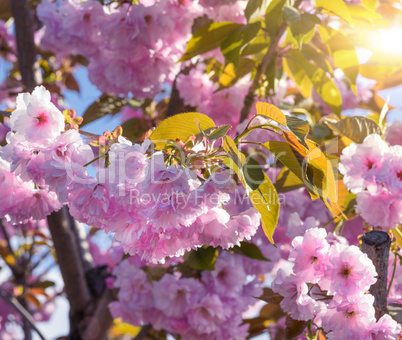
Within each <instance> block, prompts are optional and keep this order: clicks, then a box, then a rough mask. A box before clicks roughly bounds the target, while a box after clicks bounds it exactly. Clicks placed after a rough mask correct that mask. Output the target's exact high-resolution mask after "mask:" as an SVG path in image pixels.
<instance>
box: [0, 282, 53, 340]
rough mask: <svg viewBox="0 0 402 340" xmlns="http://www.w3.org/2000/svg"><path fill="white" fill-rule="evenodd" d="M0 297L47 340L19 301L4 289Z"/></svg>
mask: <svg viewBox="0 0 402 340" xmlns="http://www.w3.org/2000/svg"><path fill="white" fill-rule="evenodd" d="M0 296H1V297H2V298H3V300H4V301H6V302H8V303H9V304H10V305H11V306H13V307H14V308H15V309H16V310H17V311H18V313H20V315H21V316H22V317H23V318H24V320H25V321H26V322H27V323H29V325H30V326H31V327H32V329H33V330H35V332H36V333H38V335H39V337H40V338H41V339H42V340H46V338H45V336H44V335H43V334H42V333H41V332H40V330H39V329H38V328H37V327H36V325H35V320H34V319H33V318H32V316H31V314H29V313H28V311H27V310H26V309H25V308H24V307H23V306H22V305H21V304H20V303H19V302H18V300H17V299H16V298H15V297H13V296H11V295H10V294H9V293H7V292H6V291H5V290H4V289H2V288H0Z"/></svg>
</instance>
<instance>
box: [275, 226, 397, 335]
mask: <svg viewBox="0 0 402 340" xmlns="http://www.w3.org/2000/svg"><path fill="white" fill-rule="evenodd" d="M292 247H293V249H292V251H291V253H290V255H289V260H290V261H291V262H292V263H293V265H294V266H293V269H292V271H291V272H290V273H286V271H285V270H284V269H281V268H280V269H279V271H278V273H277V277H276V278H275V280H274V281H273V283H272V290H273V291H274V292H277V293H279V294H280V295H281V296H282V297H283V300H282V301H281V303H280V305H281V307H282V309H283V310H284V311H285V312H289V313H290V316H291V317H292V318H293V319H295V320H303V321H309V320H312V321H313V323H314V325H315V326H316V327H318V328H321V329H323V330H324V332H325V334H326V337H328V339H351V340H352V339H356V340H357V339H377V338H378V339H380V338H381V339H383V338H386V339H397V338H398V336H399V334H400V332H401V325H399V324H398V323H397V322H396V321H394V320H393V319H392V318H391V317H390V316H389V315H387V314H386V315H384V316H383V317H381V318H380V319H379V320H378V321H376V319H375V310H374V307H373V303H374V297H373V296H372V295H370V294H366V292H367V290H368V289H369V288H370V286H371V285H372V284H374V283H375V282H376V278H375V277H376V275H377V273H376V270H375V268H374V265H373V263H372V262H371V260H370V259H369V258H368V257H367V255H366V254H364V253H362V252H361V251H360V250H359V248H358V247H356V246H353V245H352V246H349V245H348V244H347V242H346V240H345V239H343V238H338V239H337V238H334V236H333V235H332V234H327V232H326V231H325V230H324V229H319V228H310V229H308V230H307V231H306V232H305V234H304V236H298V237H296V238H295V239H294V240H293V242H292Z"/></svg>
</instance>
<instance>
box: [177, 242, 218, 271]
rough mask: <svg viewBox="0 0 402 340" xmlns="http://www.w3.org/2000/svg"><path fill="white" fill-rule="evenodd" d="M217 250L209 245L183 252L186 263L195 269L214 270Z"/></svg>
mask: <svg viewBox="0 0 402 340" xmlns="http://www.w3.org/2000/svg"><path fill="white" fill-rule="evenodd" d="M217 257H218V251H217V250H216V249H215V248H213V247H210V246H207V247H202V248H198V249H197V250H191V251H189V252H188V253H186V254H184V261H185V262H186V264H187V265H188V266H189V267H191V268H194V269H197V270H214V267H215V262H216V258H217Z"/></svg>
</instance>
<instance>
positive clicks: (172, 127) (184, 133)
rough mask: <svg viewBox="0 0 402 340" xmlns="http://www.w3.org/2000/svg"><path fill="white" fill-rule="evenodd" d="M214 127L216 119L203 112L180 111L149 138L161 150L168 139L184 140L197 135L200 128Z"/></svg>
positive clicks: (164, 122)
mask: <svg viewBox="0 0 402 340" xmlns="http://www.w3.org/2000/svg"><path fill="white" fill-rule="evenodd" d="M212 127H215V123H214V121H213V120H212V119H211V118H209V117H208V116H206V115H204V114H202V113H198V112H187V113H180V114H177V115H175V116H172V117H169V118H168V119H165V120H164V121H163V122H162V123H160V124H159V126H158V127H157V128H156V129H155V130H154V131H153V132H152V134H151V136H150V137H149V138H150V139H151V141H152V142H153V143H155V145H156V149H157V150H161V149H163V147H164V146H165V144H166V142H167V141H168V140H173V141H175V140H176V139H179V140H181V141H183V142H184V141H186V140H187V139H188V138H189V137H191V136H195V135H197V134H198V133H199V132H200V128H201V129H202V130H206V129H209V128H212Z"/></svg>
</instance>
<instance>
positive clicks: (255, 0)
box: [244, 0, 271, 21]
mask: <svg viewBox="0 0 402 340" xmlns="http://www.w3.org/2000/svg"><path fill="white" fill-rule="evenodd" d="M270 2H271V0H249V1H248V2H247V7H246V9H245V10H244V14H245V15H246V18H247V21H253V20H254V19H257V18H258V17H260V16H262V15H263V14H264V13H265V11H266V9H267V6H268V4H269V3H270Z"/></svg>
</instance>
